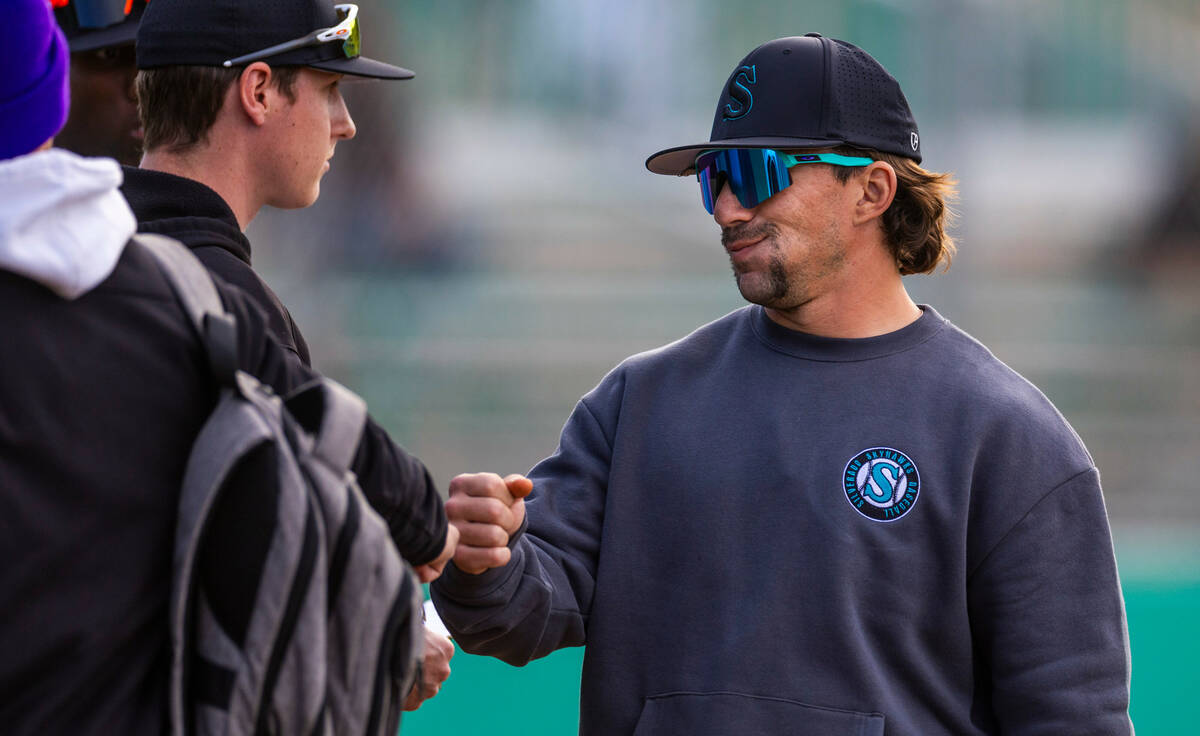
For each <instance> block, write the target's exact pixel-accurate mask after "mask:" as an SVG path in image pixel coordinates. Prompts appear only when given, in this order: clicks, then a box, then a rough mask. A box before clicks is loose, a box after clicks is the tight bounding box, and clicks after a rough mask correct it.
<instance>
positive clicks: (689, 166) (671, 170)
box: [646, 137, 845, 176]
mask: <svg viewBox="0 0 1200 736" xmlns="http://www.w3.org/2000/svg"><path fill="white" fill-rule="evenodd" d="M843 143H845V141H841V140H837V139H833V138H782V137H763V138H727V139H725V140H721V141H709V142H707V143H697V144H695V145H692V146H678V147H676V148H668V149H666V150H663V151H659V152H658V153H656V154H654V155H653V156H651V157H650V158H648V159H646V168H647V169H649V170H650V171H652V172H654V173H655V174H667V175H669V176H688V175H689V174H693V173H695V167H696V157H697V156H699V155H700V154H701V153H702V152H704V151H711V150H713V149H718V148H777V149H780V150H785V151H787V150H792V149H805V148H828V147H830V146H840V145H842V144H843Z"/></svg>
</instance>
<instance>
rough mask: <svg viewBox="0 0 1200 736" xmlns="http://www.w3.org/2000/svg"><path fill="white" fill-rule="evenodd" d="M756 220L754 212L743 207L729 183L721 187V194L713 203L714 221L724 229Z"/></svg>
mask: <svg viewBox="0 0 1200 736" xmlns="http://www.w3.org/2000/svg"><path fill="white" fill-rule="evenodd" d="M753 218H754V210H748V209H746V208H745V207H743V206H742V203H741V202H739V201H738V198H737V197H736V196H735V195H734V193H733V188H732V187H730V186H729V184H728V183H726V184H725V186H723V187H721V192H720V194H718V195H717V201H716V202H713V219H714V220H716V221H717V224H718V225H720V226H721V228H722V229H724V228H727V227H730V226H732V225H737V224H740V223H743V222H749V221H750V220H751V219H753Z"/></svg>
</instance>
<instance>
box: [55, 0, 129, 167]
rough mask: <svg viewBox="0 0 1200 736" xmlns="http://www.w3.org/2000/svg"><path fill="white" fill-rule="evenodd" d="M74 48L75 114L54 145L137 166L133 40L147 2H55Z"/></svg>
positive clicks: (93, 0) (72, 97)
mask: <svg viewBox="0 0 1200 736" xmlns="http://www.w3.org/2000/svg"><path fill="white" fill-rule="evenodd" d="M53 5H54V16H55V19H56V20H57V21H58V25H59V27H60V28H62V30H63V33H64V34H65V35H66V37H67V43H68V45H69V46H70V48H71V114H70V116H69V117H68V118H67V123H66V125H64V126H63V129H62V130H61V131H59V134H58V135H57V136H56V137H55V139H54V145H56V146H58V147H59V148H65V149H67V150H68V151H74V152H75V153H78V154H79V155H81V156H108V157H110V158H115V159H116V160H117V161H119V162H121V163H122V164H125V165H126V166H137V163H138V159H139V158H141V155H142V126H141V123H140V122H138V113H137V98H136V96H135V95H134V90H133V79H134V76H135V75H136V74H137V65H136V64H135V63H134V50H133V44H134V40H135V38H136V37H137V28H138V22H139V21H140V20H141V18H142V12H143V11H145V9H146V0H55V2H54V3H53Z"/></svg>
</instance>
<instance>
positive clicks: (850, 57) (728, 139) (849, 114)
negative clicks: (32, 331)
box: [646, 33, 921, 176]
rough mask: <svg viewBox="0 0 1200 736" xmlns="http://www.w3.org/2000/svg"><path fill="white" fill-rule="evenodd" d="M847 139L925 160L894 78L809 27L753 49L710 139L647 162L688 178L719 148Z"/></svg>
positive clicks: (726, 92) (800, 145)
mask: <svg viewBox="0 0 1200 736" xmlns="http://www.w3.org/2000/svg"><path fill="white" fill-rule="evenodd" d="M840 145H850V146H857V147H859V148H871V149H874V150H876V151H882V152H884V153H892V154H895V155H897V156H904V157H906V158H911V159H913V160H914V161H916V162H918V163H920V161H921V138H920V135H919V134H918V132H917V122H916V120H914V119H913V114H912V110H910V109H909V107H908V100H906V99H904V93H903V92H901V91H900V84H899V83H898V82H897V81H896V80H895V78H893V77H892V75H891V74H888V73H887V70H886V69H884V68H883V67H882V66H881V65H880V64H879V62H878V61H875V59H874V58H873V57H872V56H871V55H870V54H868V53H867V52H866V51H863V50H862V49H860V48H858V47H857V46H855V45H854V44H850V43H846V42H845V41H838V40H836V39H832V38H825V37H824V36H821V35H820V34H817V33H809V34H806V35H804V36H792V37H789V38H777V39H775V40H774V41H768V42H767V43H764V44H763V45H761V46H759V47H758V48H756V49H754V50H753V51H751V52H750V53H749V55H747V56H746V58H744V59H742V60H741V62H739V63H738V65H737V68H736V69H734V70H733V73H732V74H730V75H729V80H728V81H727V82H725V87H724V89H723V90H722V92H721V97H720V99H719V100H718V101H717V113H716V116H715V117H714V118H713V126H712V134H711V135H710V136H709V140H708V141H706V142H704V143H696V144H694V145H690V146H678V147H675V148H668V149H666V150H663V151H659V152H658V153H656V154H654V155H653V156H651V157H650V158H648V159H647V160H646V168H647V169H649V170H650V171H652V172H654V173H655V174H673V175H676V176H687V175H689V174H692V173H695V163H696V157H697V156H698V155H700V154H701V153H702V152H704V151H709V150H713V149H720V148H773V149H779V150H793V149H798V150H803V149H810V148H828V147H830V146H840Z"/></svg>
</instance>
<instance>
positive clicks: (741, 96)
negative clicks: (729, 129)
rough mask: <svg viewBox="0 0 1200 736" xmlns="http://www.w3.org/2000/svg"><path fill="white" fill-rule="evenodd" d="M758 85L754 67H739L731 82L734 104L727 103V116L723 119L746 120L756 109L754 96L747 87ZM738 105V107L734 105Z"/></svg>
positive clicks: (730, 88)
mask: <svg viewBox="0 0 1200 736" xmlns="http://www.w3.org/2000/svg"><path fill="white" fill-rule="evenodd" d="M757 83H758V73H757V71H756V70H755V68H754V67H753V66H743V67H738V69H737V71H735V72H734V73H733V78H732V79H730V80H729V89H728V92H729V96H730V98H732V100H733V102H729V103H726V105H725V114H724V115H722V116H721V119H723V120H726V121H732V120H737V119H738V118H744V117H746V115H747V114H748V113H749V112H750V108H752V107H754V95H753V93H751V92H750V88H749V87H748V86H746V85H752V84H757ZM735 104H736V105H737V106H736V107H735V106H734V105H735Z"/></svg>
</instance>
